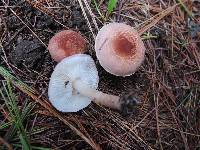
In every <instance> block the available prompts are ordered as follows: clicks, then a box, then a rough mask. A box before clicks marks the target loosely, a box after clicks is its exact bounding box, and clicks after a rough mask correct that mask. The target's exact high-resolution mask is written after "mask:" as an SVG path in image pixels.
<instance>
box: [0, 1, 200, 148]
mask: <svg viewBox="0 0 200 150" xmlns="http://www.w3.org/2000/svg"><path fill="white" fill-rule="evenodd" d="M88 3H89V4H90V7H91V10H92V13H93V15H94V16H95V17H94V18H95V20H96V22H97V26H98V27H99V28H101V27H102V26H103V24H105V23H107V22H114V21H116V22H126V23H127V24H129V25H131V26H133V27H134V28H136V29H138V30H139V31H143V30H145V32H143V34H142V38H143V41H144V43H145V47H146V55H145V61H144V63H143V65H142V66H141V67H140V68H139V70H138V71H137V72H136V73H135V74H134V75H131V76H129V77H125V78H123V77H116V76H114V75H111V74H109V73H107V72H106V71H105V70H104V69H103V68H102V67H101V66H100V64H99V62H98V60H97V58H96V56H95V51H94V38H93V35H92V32H91V30H90V28H89V27H88V24H87V23H88V21H87V20H86V19H85V17H84V15H83V13H82V9H81V7H80V4H79V3H78V1H74V0H46V1H45V0H43V1H42V0H37V1H34V0H25V1H24V0H2V1H0V55H1V57H0V59H1V60H0V64H1V65H2V66H4V67H5V68H7V69H8V70H10V71H11V73H12V74H13V75H15V76H16V77H17V78H19V79H20V80H21V81H23V82H24V83H26V84H28V85H29V86H30V87H33V88H35V89H36V90H37V91H38V92H39V93H40V94H41V95H42V96H44V97H46V98H48V97H47V88H48V82H49V77H50V75H51V73H52V71H53V68H54V66H55V65H56V62H54V61H53V60H52V59H51V57H50V55H49V53H48V50H47V45H48V41H49V39H50V38H51V37H52V36H53V35H54V34H55V33H57V32H59V31H61V30H64V29H73V30H75V31H78V32H80V33H81V34H82V35H83V36H84V37H85V38H86V39H87V40H88V44H87V45H88V51H87V52H86V53H87V54H89V55H91V56H92V57H93V58H94V60H95V63H96V65H97V69H98V72H99V77H100V83H99V88H98V89H99V90H101V91H103V92H106V93H112V94H115V95H122V94H125V93H128V92H134V93H135V94H136V95H137V97H139V98H140V100H141V101H142V102H143V105H142V107H141V108H140V109H139V110H138V112H137V114H132V115H130V116H126V117H124V116H121V115H120V114H119V113H118V112H115V111H113V110H110V109H108V108H104V107H101V106H97V105H96V104H93V103H92V104H91V105H90V106H89V107H87V108H85V109H84V110H81V111H79V112H77V113H66V114H62V115H63V116H65V118H66V119H67V120H69V121H70V122H71V123H72V124H73V125H74V126H75V127H77V128H78V129H80V131H82V132H83V133H84V135H86V136H87V137H88V138H89V139H92V140H93V141H94V143H95V144H96V145H99V146H100V147H101V148H102V149H188V150H189V149H190V150H191V149H198V148H200V118H199V116H200V106H199V104H200V14H199V12H200V2H198V1H193V2H192V1H191V0H188V1H184V4H185V5H184V6H187V7H188V9H185V8H184V7H183V6H182V5H178V4H177V3H178V2H177V1H175V0H166V1H162V0H161V1H156V0H149V1H143V0H141V1H135V0H122V1H118V3H117V7H116V9H115V10H114V12H113V13H112V14H111V15H110V16H109V17H108V19H107V20H104V19H103V18H102V17H100V14H99V13H98V11H97V9H96V8H95V5H94V3H93V1H88ZM97 3H98V4H100V7H99V8H100V10H101V12H102V13H103V14H105V13H106V11H107V9H106V7H107V1H104V0H99V1H97ZM84 8H85V10H86V15H87V16H88V17H89V22H90V23H91V28H92V31H93V32H94V35H96V34H97V32H98V29H97V27H96V26H95V24H94V21H93V20H92V15H91V13H90V12H89V11H88V10H87V9H86V6H85V5H84ZM169 8H171V10H170V12H169V13H168V12H165V10H166V9H169ZM187 10H188V11H189V12H191V13H192V15H193V16H191V17H190V13H189V12H188V11H187ZM165 13H166V15H163V14H165ZM153 23H155V24H153ZM148 25H150V26H148ZM0 79H1V80H3V78H0ZM16 94H17V96H18V100H19V102H18V104H19V106H23V101H24V99H30V101H31V98H30V97H28V96H27V95H26V94H25V93H23V92H21V91H20V90H18V89H16ZM0 101H1V100H0ZM33 102H34V101H33ZM0 103H1V104H2V108H4V106H3V102H2V101H1V102H0ZM2 108H1V110H2ZM5 110H6V109H5ZM33 112H34V115H31V116H30V118H29V119H28V120H27V121H26V122H27V123H26V128H27V131H29V132H33V134H30V140H31V145H34V146H43V147H49V148H54V149H92V147H91V146H90V145H89V144H88V142H87V141H85V140H84V139H83V138H81V136H78V135H77V134H76V133H74V132H73V131H72V130H71V129H70V128H69V127H67V126H66V125H65V124H64V123H62V122H61V121H59V119H57V118H56V117H53V116H52V114H50V113H48V112H47V111H45V110H44V109H43V108H42V107H40V105H36V107H35V109H34V110H33ZM0 118H1V120H4V119H5V118H4V115H3V113H2V115H0ZM33 128H34V131H33V130H32V129H33ZM0 133H1V134H0V137H4V138H6V137H7V136H6V135H8V134H9V129H6V130H3V131H1V132H0ZM7 140H8V143H10V144H11V145H12V143H13V142H15V140H14V141H13V140H11V141H9V138H7ZM95 144H94V145H95Z"/></svg>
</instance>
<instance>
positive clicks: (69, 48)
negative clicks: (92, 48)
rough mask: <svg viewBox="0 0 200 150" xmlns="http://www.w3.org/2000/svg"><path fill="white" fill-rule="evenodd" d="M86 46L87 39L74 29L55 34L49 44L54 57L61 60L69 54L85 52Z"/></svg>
mask: <svg viewBox="0 0 200 150" xmlns="http://www.w3.org/2000/svg"><path fill="white" fill-rule="evenodd" d="M85 48H86V41H85V39H84V38H83V37H82V36H81V35H80V34H79V33H77V32H75V31H73V30H64V31H61V32H59V33H57V34H56V35H54V36H53V37H52V38H51V39H50V41H49V45H48V50H49V52H50V55H51V57H52V59H54V60H55V61H56V62H59V61H61V60H62V59H63V58H65V57H67V56H71V55H73V54H78V53H83V52H84V51H85Z"/></svg>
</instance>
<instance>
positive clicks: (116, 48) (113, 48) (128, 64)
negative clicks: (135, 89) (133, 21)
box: [95, 23, 145, 76]
mask: <svg viewBox="0 0 200 150" xmlns="http://www.w3.org/2000/svg"><path fill="white" fill-rule="evenodd" d="M95 51H96V55H97V58H98V59H99V62H100V64H101V66H102V67H103V68H104V69H105V70H106V71H107V72H109V73H111V74H113V75H116V76H129V75H131V74H133V73H135V71H136V70H137V69H138V67H139V66H140V65H141V64H142V62H143V60H144V55H145V47H144V44H143V42H142V40H141V38H140V36H139V34H138V33H137V31H136V30H134V29H133V28H132V27H131V26H129V25H126V24H124V23H109V24H107V25H105V26H103V27H102V28H101V30H100V31H99V33H98V34H97V37H96V39H95Z"/></svg>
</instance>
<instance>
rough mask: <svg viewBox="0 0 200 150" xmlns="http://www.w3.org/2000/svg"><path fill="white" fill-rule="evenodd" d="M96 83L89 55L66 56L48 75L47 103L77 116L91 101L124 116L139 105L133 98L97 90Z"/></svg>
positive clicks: (94, 67) (96, 77) (96, 79)
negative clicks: (49, 75)
mask: <svg viewBox="0 0 200 150" xmlns="http://www.w3.org/2000/svg"><path fill="white" fill-rule="evenodd" d="M98 82H99V77H98V72H97V69H96V66H95V63H94V61H93V59H92V58H91V57H90V56H89V55H86V54H76V55H73V56H69V57H67V58H65V59H63V60H62V61H61V62H60V63H58V65H57V66H56V67H55V70H54V72H53V73H52V75H51V78H50V83H49V89H48V95H49V100H50V102H51V103H52V105H53V106H54V107H55V108H56V109H58V110H59V111H62V112H77V111H79V110H81V109H83V108H85V107H87V106H88V105H89V104H90V102H91V101H93V102H95V103H97V104H101V105H104V106H106V107H110V108H113V109H117V110H120V111H122V112H123V113H124V114H127V113H130V112H132V111H133V109H134V107H135V106H136V105H137V104H138V101H137V100H136V99H135V98H134V97H132V95H129V96H126V97H122V98H120V97H118V96H114V95H109V94H105V93H103V92H100V91H98V90H96V88H97V87H98Z"/></svg>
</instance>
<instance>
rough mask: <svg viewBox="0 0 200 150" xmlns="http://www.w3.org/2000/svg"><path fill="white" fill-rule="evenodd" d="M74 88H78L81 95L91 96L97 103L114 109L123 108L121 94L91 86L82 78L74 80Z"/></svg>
mask: <svg viewBox="0 0 200 150" xmlns="http://www.w3.org/2000/svg"><path fill="white" fill-rule="evenodd" d="M73 88H74V89H76V90H77V91H78V92H79V93H80V94H81V95H84V96H86V97H89V98H91V99H92V101H93V102H95V103H97V104H100V105H104V106H106V107H110V108H112V109H117V110H121V103H120V97H119V96H115V95H109V94H106V93H103V92H101V91H98V90H96V89H93V88H90V87H89V86H87V85H86V84H85V83H84V82H82V81H81V80H76V81H74V82H73Z"/></svg>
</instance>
